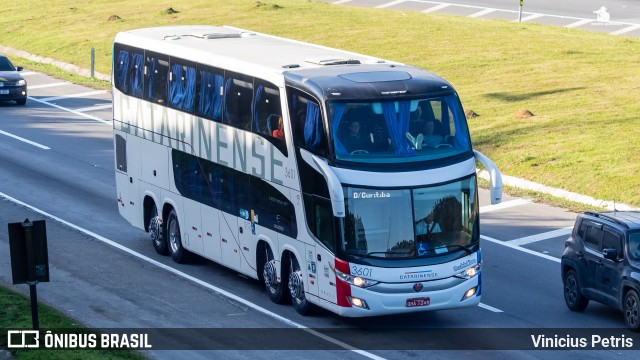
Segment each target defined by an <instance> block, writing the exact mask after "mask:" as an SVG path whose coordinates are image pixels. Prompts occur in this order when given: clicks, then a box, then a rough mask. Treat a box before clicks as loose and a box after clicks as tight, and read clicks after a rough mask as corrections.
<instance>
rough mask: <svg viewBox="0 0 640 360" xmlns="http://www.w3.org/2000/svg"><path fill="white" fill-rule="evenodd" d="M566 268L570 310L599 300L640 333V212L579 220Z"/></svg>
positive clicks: (564, 262)
mask: <svg viewBox="0 0 640 360" xmlns="http://www.w3.org/2000/svg"><path fill="white" fill-rule="evenodd" d="M561 268H562V282H563V283H564V299H565V302H566V303H567V306H568V307H569V309H571V310H573V311H583V310H584V309H586V307H587V304H588V303H589V300H594V301H597V302H599V303H602V304H605V305H609V306H612V307H615V308H617V309H619V310H621V311H622V312H623V313H624V320H625V322H626V324H627V327H628V328H629V329H631V330H633V331H640V317H639V316H640V299H639V298H638V294H640V212H638V211H612V212H586V213H584V214H581V215H578V217H577V218H576V223H575V225H574V227H573V232H572V233H571V236H570V237H569V238H568V239H567V240H566V241H565V244H564V253H563V254H562V266H561Z"/></svg>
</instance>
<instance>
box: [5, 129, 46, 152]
mask: <svg viewBox="0 0 640 360" xmlns="http://www.w3.org/2000/svg"><path fill="white" fill-rule="evenodd" d="M0 134H2V135H6V136H8V137H12V138H14V139H16V140H20V141H22V142H25V143H27V144H29V145H33V146H35V147H39V148H40V149H44V150H51V148H50V147H48V146H44V145H42V144H38V143H37V142H35V141H31V140H27V139H25V138H22V137H20V136H17V135H13V134H11V133H8V132H6V131H2V130H0Z"/></svg>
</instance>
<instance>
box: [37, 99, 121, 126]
mask: <svg viewBox="0 0 640 360" xmlns="http://www.w3.org/2000/svg"><path fill="white" fill-rule="evenodd" d="M29 99H30V100H33V101H35V102H39V103H42V104H45V105H49V106H53V107H54V108H57V109H60V110H63V111H68V112H70V113H73V114H76V115H80V116H83V117H86V118H88V119H91V120H95V121H99V122H101V123H103V124H105V125H113V124H112V122H111V121H107V120H103V119H100V118H99V117H95V116H92V115H87V114H84V113H81V112H78V111H76V110H72V109H69V108H66V107H63V106H60V105H56V104H52V103H50V102H47V101H42V100H40V99H36V98H33V97H30V96H29Z"/></svg>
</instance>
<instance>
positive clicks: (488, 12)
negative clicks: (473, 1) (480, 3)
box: [468, 9, 496, 18]
mask: <svg viewBox="0 0 640 360" xmlns="http://www.w3.org/2000/svg"><path fill="white" fill-rule="evenodd" d="M494 11H496V9H484V10H482V11H478V12H477V13H475V14H471V15H469V16H468V17H470V18H477V17H480V16H484V15H487V14H491V13H492V12H494Z"/></svg>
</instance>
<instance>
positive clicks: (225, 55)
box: [115, 25, 453, 100]
mask: <svg viewBox="0 0 640 360" xmlns="http://www.w3.org/2000/svg"><path fill="white" fill-rule="evenodd" d="M115 41H116V42H117V43H121V44H125V45H130V46H137V47H141V48H144V49H147V50H150V51H155V52H158V53H163V54H167V55H169V56H175V57H178V58H181V59H185V60H190V61H197V62H199V63H202V64H215V65H216V66H220V67H223V68H225V69H229V70H234V71H241V72H244V73H247V74H251V75H254V76H262V77H264V76H265V74H269V73H270V74H272V75H276V74H280V76H279V78H280V79H282V77H283V76H284V78H285V79H286V80H285V81H286V83H288V84H291V85H294V86H295V85H299V86H300V87H304V88H307V89H310V90H312V91H313V92H315V93H316V95H318V96H321V97H322V98H324V99H336V100H347V99H356V98H360V99H361V98H365V97H366V98H380V97H384V98H388V99H393V98H395V97H398V96H403V97H405V96H407V95H414V96H422V95H425V94H431V95H432V94H435V93H442V92H452V91H453V88H452V87H451V85H450V84H449V83H448V82H446V81H445V80H443V79H442V78H440V77H438V76H436V75H434V74H433V73H431V72H429V71H427V70H423V69H419V68H416V67H413V66H407V65H403V64H401V63H398V62H393V61H389V60H384V59H380V58H376V57H372V56H367V55H362V54H357V53H353V52H349V51H344V50H339V49H334V48H329V47H325V46H321V45H316V44H311V43H306V42H301V41H296V40H291V39H286V38H282V37H277V36H272V35H267V34H261V33H256V32H253V31H248V30H243V29H238V28H234V27H229V26H210V25H179V26H161V27H152V28H142V29H135V30H129V31H124V32H120V33H118V34H117V35H116V39H115ZM266 80H273V78H272V77H271V76H268V78H267V79H266ZM281 81H282V80H280V83H282V82H281ZM303 83H304V84H303ZM336 94H340V95H336Z"/></svg>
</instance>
